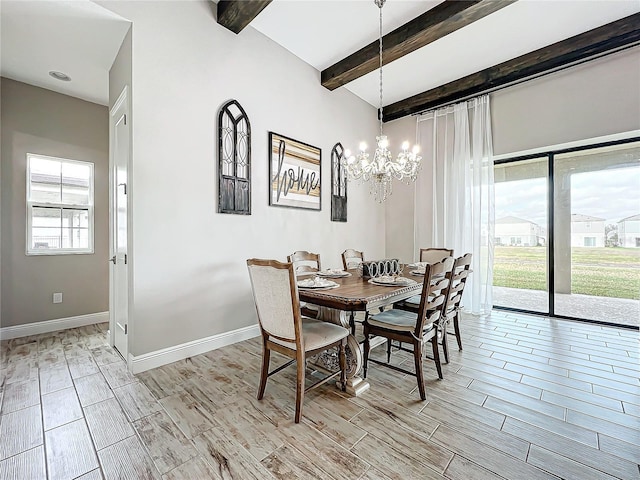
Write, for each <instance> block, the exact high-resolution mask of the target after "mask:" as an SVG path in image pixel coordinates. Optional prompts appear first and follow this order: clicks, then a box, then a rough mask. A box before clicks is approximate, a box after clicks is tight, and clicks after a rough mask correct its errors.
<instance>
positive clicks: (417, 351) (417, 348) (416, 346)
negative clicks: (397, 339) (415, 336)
mask: <svg viewBox="0 0 640 480" xmlns="http://www.w3.org/2000/svg"><path fill="white" fill-rule="evenodd" d="M413 360H414V362H415V364H416V378H417V380H418V391H419V392H420V398H421V399H422V400H426V399H427V395H426V393H425V391H424V375H423V373H422V342H421V341H416V342H414V343H413Z"/></svg>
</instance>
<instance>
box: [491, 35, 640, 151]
mask: <svg viewBox="0 0 640 480" xmlns="http://www.w3.org/2000/svg"><path fill="white" fill-rule="evenodd" d="M491 118H492V127H493V153H494V155H502V154H507V153H515V152H523V151H528V150H531V149H538V148H542V147H550V146H554V145H562V144H566V143H569V142H580V141H585V140H588V139H592V138H596V137H601V136H607V135H613V134H619V133H624V132H630V131H634V130H640V47H634V48H630V49H628V50H624V51H622V52H618V53H615V54H612V55H608V56H606V57H602V58H599V59H596V60H592V61H591V62H587V63H584V64H582V65H577V66H575V67H571V68H568V69H566V70H563V71H560V72H556V73H553V74H550V75H547V76H544V77H540V78H538V79H535V80H530V81H528V82H524V83H521V84H520V85H515V86H513V87H509V88H505V89H503V90H499V91H497V92H495V93H492V94H491Z"/></svg>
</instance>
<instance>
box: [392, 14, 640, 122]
mask: <svg viewBox="0 0 640 480" xmlns="http://www.w3.org/2000/svg"><path fill="white" fill-rule="evenodd" d="M636 44H640V13H636V14H633V15H630V16H628V17H625V18H622V19H620V20H616V21H615V22H611V23H608V24H606V25H603V26H602V27H598V28H594V29H593V30H589V31H588V32H585V33H581V34H579V35H576V36H574V37H571V38H568V39H566V40H562V41H560V42H556V43H554V44H552V45H549V46H547V47H543V48H540V49H538V50H535V51H533V52H531V53H527V54H525V55H521V56H519V57H517V58H514V59H512V60H508V61H506V62H503V63H500V64H498V65H494V66H493V67H489V68H486V69H484V70H481V71H479V72H476V73H472V74H471V75H467V76H466V77H462V78H460V79H458V80H454V81H452V82H449V83H446V84H444V85H441V86H439V87H436V88H432V89H431V90H427V91H426V92H422V93H419V94H417V95H414V96H412V97H409V98H406V99H404V100H400V101H398V102H395V103H392V104H390V105H388V106H385V107H384V110H383V112H384V117H383V120H384V121H385V122H388V121H391V120H395V119H397V118H401V117H405V116H407V115H411V114H414V113H418V112H422V111H424V110H429V109H431V108H435V107H439V106H442V105H446V104H450V103H453V102H455V101H458V100H462V99H465V98H469V97H472V96H475V95H479V94H481V93H484V92H488V91H492V90H495V89H497V88H498V87H501V86H504V85H508V84H512V83H515V82H519V81H522V80H525V79H527V78H532V77H535V76H539V75H542V74H545V73H551V72H553V71H556V70H558V69H560V68H562V67H566V66H570V65H571V64H575V63H577V62H580V61H583V60H587V59H589V58H591V57H596V56H602V55H605V54H608V53H613V52H615V51H618V50H621V49H622V48H626V47H630V46H633V45H636Z"/></svg>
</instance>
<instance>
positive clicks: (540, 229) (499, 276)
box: [493, 156, 549, 313]
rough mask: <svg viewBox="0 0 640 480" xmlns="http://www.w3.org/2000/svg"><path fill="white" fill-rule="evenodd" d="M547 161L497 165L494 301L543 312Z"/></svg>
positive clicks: (545, 298) (545, 303)
mask: <svg viewBox="0 0 640 480" xmlns="http://www.w3.org/2000/svg"><path fill="white" fill-rule="evenodd" d="M547 165H548V160H547V157H546V156H544V157H539V158H532V159H529V160H523V161H520V162H513V163H506V164H500V165H496V167H495V170H494V180H495V200H496V215H495V219H496V221H495V250H494V269H493V285H494V287H493V299H494V303H495V304H496V305H500V306H503V307H510V308H518V309H523V310H529V311H532V312H540V313H547V312H548V311H549V295H548V294H547V292H548V283H547V277H548V275H547V263H548V262H547V197H548V193H547V192H548V189H547V184H548V181H547V170H548V167H547Z"/></svg>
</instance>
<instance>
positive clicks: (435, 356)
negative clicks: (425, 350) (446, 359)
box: [431, 335, 443, 380]
mask: <svg viewBox="0 0 640 480" xmlns="http://www.w3.org/2000/svg"><path fill="white" fill-rule="evenodd" d="M431 346H432V347H433V360H434V361H435V362H436V370H438V378H439V379H440V380H442V378H443V377H442V365H440V353H439V352H438V336H437V335H434V336H433V338H432V339H431Z"/></svg>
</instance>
